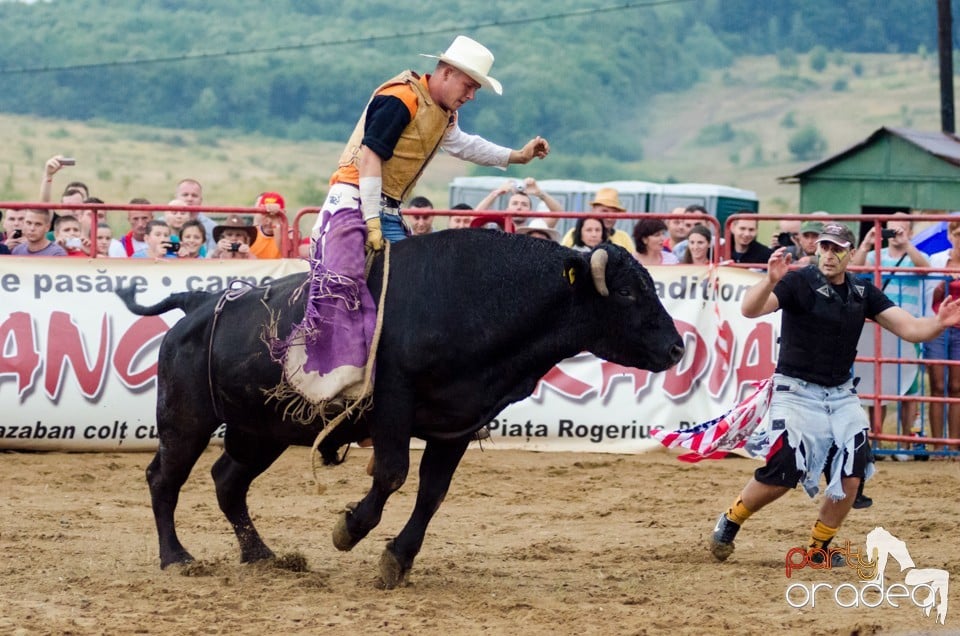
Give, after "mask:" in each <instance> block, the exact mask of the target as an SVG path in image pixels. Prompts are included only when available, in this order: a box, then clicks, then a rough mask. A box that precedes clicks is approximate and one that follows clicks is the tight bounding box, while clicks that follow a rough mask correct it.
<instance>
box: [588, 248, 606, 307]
mask: <svg viewBox="0 0 960 636" xmlns="http://www.w3.org/2000/svg"><path fill="white" fill-rule="evenodd" d="M607 258H608V254H607V250H603V249H600V250H594V251H593V254H591V255H590V275H591V276H593V286H594V287H596V288H597V293H598V294H600V295H601V296H609V295H610V292H609V291H608V290H607Z"/></svg>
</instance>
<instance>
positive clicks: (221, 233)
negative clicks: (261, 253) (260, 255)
mask: <svg viewBox="0 0 960 636" xmlns="http://www.w3.org/2000/svg"><path fill="white" fill-rule="evenodd" d="M213 240H214V241H216V243H217V247H216V248H214V250H213V253H212V254H210V258H230V259H233V258H246V259H256V258H257V256H256V254H254V253H253V252H251V251H250V246H251V245H253V242H254V241H256V240H257V228H255V227H253V226H252V225H247V224H246V223H245V222H244V220H243V219H242V218H241V217H240V216H238V215H236V214H234V215H231V216H230V217H229V218H228V219H227V220H226V221H224V222H223V224H221V225H218V226H216V227H215V228H213Z"/></svg>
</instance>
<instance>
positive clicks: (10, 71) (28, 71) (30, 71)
mask: <svg viewBox="0 0 960 636" xmlns="http://www.w3.org/2000/svg"><path fill="white" fill-rule="evenodd" d="M695 1H696V0H648V1H647V2H627V3H624V4H617V5H611V6H608V7H594V8H592V9H576V10H573V11H566V12H563V13H553V14H548V15H542V16H536V17H526V18H511V19H508V20H492V21H490V22H478V23H476V24H473V25H460V26H450V27H437V28H435V29H421V30H419V31H412V32H409V33H390V34H385V35H373V36H364V37H352V38H344V39H342V40H329V41H325V42H301V43H299V44H286V45H278V46H270V47H263V48H252V49H238V50H236V51H230V50H227V51H211V52H207V53H186V54H183V55H170V56H166V57H151V58H140V59H133V60H113V61H105V62H90V63H88V64H65V65H62V66H35V67H22V68H2V69H0V75H34V74H39V73H54V72H64V71H83V70H91V69H102V68H117V67H120V66H144V65H147V64H164V63H169V62H184V61H187V60H210V59H215V58H223V57H238V56H241V55H260V54H263V53H282V52H286V51H298V50H304V49H313V48H321V47H325V46H344V45H349V44H359V43H369V42H387V41H390V40H403V39H406V38H410V37H414V36H416V37H422V36H425V35H439V34H442V33H451V32H454V31H456V32H462V31H470V30H476V29H486V28H490V27H504V26H514V25H517V24H529V23H531V22H545V21H547V20H558V19H561V18H579V17H584V16H591V15H597V14H600V13H612V12H615V11H627V10H629V9H644V8H647V7H655V6H659V5H668V4H681V3H685V2H695Z"/></svg>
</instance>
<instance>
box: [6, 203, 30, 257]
mask: <svg viewBox="0 0 960 636" xmlns="http://www.w3.org/2000/svg"><path fill="white" fill-rule="evenodd" d="M26 215H27V211H26V210H13V209H11V210H4V211H3V235H2V237H0V245H3V246H4V247H5V248H6V249H7V251H6V252H0V253H4V254H9V253H11V252H12V251H13V248H15V247H16V246H17V245H20V244H21V243H26V242H27V239H26V237H24V236H23V219H24V217H25V216H26Z"/></svg>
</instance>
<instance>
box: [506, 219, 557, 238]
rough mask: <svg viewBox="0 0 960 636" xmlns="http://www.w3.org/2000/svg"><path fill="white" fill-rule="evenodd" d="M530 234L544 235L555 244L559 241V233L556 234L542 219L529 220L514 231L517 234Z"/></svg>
mask: <svg viewBox="0 0 960 636" xmlns="http://www.w3.org/2000/svg"><path fill="white" fill-rule="evenodd" d="M531 232H539V233H540V234H546V235H547V236H549V237H550V239H551V240H552V241H553V242H555V243H558V242H559V241H560V232H557V231H556V230H555V229H553V228H552V227H550V226H549V225H547V222H546V221H544V220H543V219H530V222H529V223H527V224H526V225H519V226H517V229H516V233H517V234H530V233H531Z"/></svg>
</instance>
